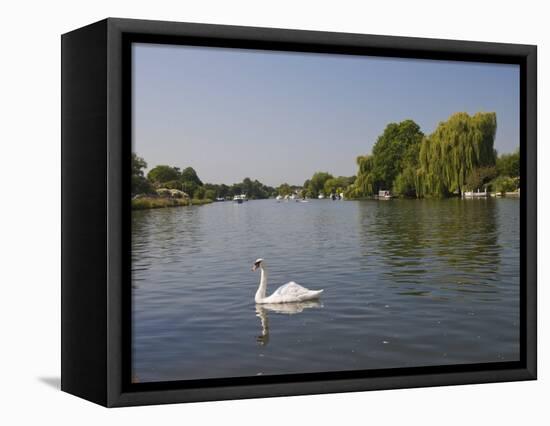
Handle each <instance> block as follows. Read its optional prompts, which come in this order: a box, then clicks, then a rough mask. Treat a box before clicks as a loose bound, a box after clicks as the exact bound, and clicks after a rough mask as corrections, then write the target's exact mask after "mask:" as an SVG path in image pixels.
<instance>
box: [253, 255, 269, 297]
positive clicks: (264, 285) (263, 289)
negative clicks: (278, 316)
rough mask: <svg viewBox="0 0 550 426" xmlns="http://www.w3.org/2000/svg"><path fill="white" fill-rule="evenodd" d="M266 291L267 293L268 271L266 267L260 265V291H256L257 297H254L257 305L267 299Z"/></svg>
mask: <svg viewBox="0 0 550 426" xmlns="http://www.w3.org/2000/svg"><path fill="white" fill-rule="evenodd" d="M266 291H267V270H266V269H265V266H264V265H263V264H261V265H260V285H259V287H258V290H257V291H256V296H254V300H255V301H256V303H259V302H261V301H262V300H263V299H265V293H266Z"/></svg>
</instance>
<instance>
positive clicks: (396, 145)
mask: <svg viewBox="0 0 550 426" xmlns="http://www.w3.org/2000/svg"><path fill="white" fill-rule="evenodd" d="M423 136H424V134H423V133H422V132H421V131H420V127H419V126H418V124H416V123H415V122H414V121H412V120H405V121H402V122H400V123H390V124H388V125H387V126H386V128H385V129H384V133H382V135H381V136H379V137H378V139H377V141H376V143H375V144H374V146H373V148H372V155H373V164H372V171H371V173H372V176H371V180H372V183H373V186H374V187H373V190H374V192H376V191H378V190H380V189H391V188H392V187H393V184H394V181H395V178H396V177H397V176H398V175H399V173H401V172H402V171H403V170H404V169H405V168H406V167H407V166H408V167H413V168H416V165H417V162H418V151H419V147H420V143H421V141H422V138H423Z"/></svg>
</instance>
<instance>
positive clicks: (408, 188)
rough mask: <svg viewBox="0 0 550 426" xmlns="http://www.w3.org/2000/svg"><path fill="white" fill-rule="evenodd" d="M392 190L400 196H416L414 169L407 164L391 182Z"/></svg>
mask: <svg viewBox="0 0 550 426" xmlns="http://www.w3.org/2000/svg"><path fill="white" fill-rule="evenodd" d="M393 192H394V193H395V195H398V196H401V197H416V169H415V168H414V167H412V166H407V167H406V168H405V170H403V171H402V172H401V173H399V174H398V175H397V177H396V178H395V180H394V182H393Z"/></svg>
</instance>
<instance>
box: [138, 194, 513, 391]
mask: <svg viewBox="0 0 550 426" xmlns="http://www.w3.org/2000/svg"><path fill="white" fill-rule="evenodd" d="M519 241H520V239H519V200H517V199H487V200H459V199H448V200H392V201H330V200H311V201H310V202H307V203H297V202H281V203H277V202H276V201H274V200H261V201H249V202H245V203H243V204H240V205H239V204H236V203H233V202H221V203H214V204H210V205H206V206H197V207H176V208H166V209H156V210H145V211H134V212H133V215H132V287H133V289H132V291H133V295H132V315H133V319H132V351H133V352H132V353H133V365H132V368H133V377H134V380H136V381H139V382H151V381H167V380H187V379H199V378H219V377H238V376H255V375H261V374H263V375H271V374H288V373H307V372H321V371H343V370H356V369H361V370H363V369H377V368H395V367H416V366H431V365H442V364H464V363H483V362H498V361H515V360H519ZM259 257H262V258H264V259H265V264H266V268H267V269H268V270H269V280H268V294H270V293H271V292H272V291H274V290H275V289H276V288H277V287H278V286H279V285H281V284H284V283H286V282H288V281H296V282H297V283H299V284H301V285H303V286H304V287H307V288H309V289H324V290H325V291H324V293H323V295H322V297H321V299H320V300H319V302H318V303H308V304H295V305H278V306H277V305H268V306H260V305H258V306H256V304H255V303H254V294H255V292H256V289H257V286H258V283H259V279H260V277H259V274H258V273H257V272H256V273H253V272H251V269H250V268H251V266H252V263H253V261H254V260H255V259H256V258H259Z"/></svg>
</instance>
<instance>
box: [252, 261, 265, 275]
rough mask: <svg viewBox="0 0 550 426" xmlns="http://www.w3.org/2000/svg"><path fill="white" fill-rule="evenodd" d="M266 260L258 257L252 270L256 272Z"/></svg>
mask: <svg viewBox="0 0 550 426" xmlns="http://www.w3.org/2000/svg"><path fill="white" fill-rule="evenodd" d="M263 261H264V260H263V259H261V258H260V259H256V261H255V262H254V264H253V265H252V272H254V271H255V270H256V269H258V268H259V267H260V266H261V265H262V262H263Z"/></svg>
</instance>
